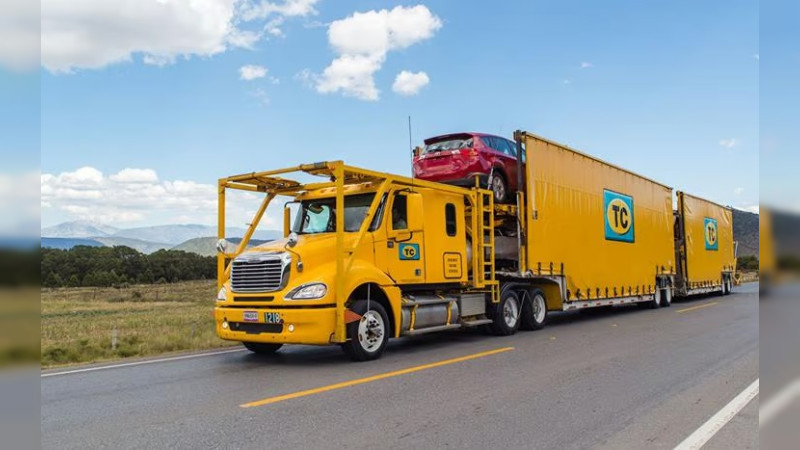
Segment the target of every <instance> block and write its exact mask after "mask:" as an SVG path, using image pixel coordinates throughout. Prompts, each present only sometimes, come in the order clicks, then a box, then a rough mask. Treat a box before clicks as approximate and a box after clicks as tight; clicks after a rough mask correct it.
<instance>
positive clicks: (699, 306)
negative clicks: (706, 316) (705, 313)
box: [675, 302, 719, 313]
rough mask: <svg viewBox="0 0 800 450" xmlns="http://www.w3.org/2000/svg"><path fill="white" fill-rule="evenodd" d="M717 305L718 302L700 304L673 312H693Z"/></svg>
mask: <svg viewBox="0 0 800 450" xmlns="http://www.w3.org/2000/svg"><path fill="white" fill-rule="evenodd" d="M717 303H719V302H711V303H705V304H702V305H697V306H692V307H691V308H684V309H679V310H677V311H675V312H676V313H684V312H689V311H694V310H695V309H700V308H706V307H708V306H714V305H716V304H717Z"/></svg>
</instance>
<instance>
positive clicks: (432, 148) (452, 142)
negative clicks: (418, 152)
mask: <svg viewBox="0 0 800 450" xmlns="http://www.w3.org/2000/svg"><path fill="white" fill-rule="evenodd" d="M473 142H474V141H473V140H472V138H471V137H470V138H465V139H458V138H456V139H447V140H444V141H437V142H432V143H430V144H428V145H426V146H425V148H424V149H422V154H425V153H430V152H440V151H442V150H445V151H447V150H460V149H462V148H472V147H473V146H474V143H473Z"/></svg>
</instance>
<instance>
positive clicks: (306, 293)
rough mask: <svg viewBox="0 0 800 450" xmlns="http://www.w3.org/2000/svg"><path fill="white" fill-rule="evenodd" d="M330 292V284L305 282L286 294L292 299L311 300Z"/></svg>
mask: <svg viewBox="0 0 800 450" xmlns="http://www.w3.org/2000/svg"><path fill="white" fill-rule="evenodd" d="M327 293H328V286H325V284H324V283H311V284H304V285H302V286H299V287H296V288H294V289H292V291H291V292H289V294H288V295H286V298H287V299H290V300H311V299H315V298H322V297H324V296H325V294H327Z"/></svg>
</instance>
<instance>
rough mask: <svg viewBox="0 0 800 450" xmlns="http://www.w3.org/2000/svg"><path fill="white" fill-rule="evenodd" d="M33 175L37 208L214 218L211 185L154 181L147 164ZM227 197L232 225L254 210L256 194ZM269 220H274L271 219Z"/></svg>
mask: <svg viewBox="0 0 800 450" xmlns="http://www.w3.org/2000/svg"><path fill="white" fill-rule="evenodd" d="M36 175H37V178H39V179H40V182H41V203H40V205H36V206H37V208H36V209H37V210H38V209H39V208H38V206H41V210H42V211H43V212H45V213H47V214H50V215H59V216H62V217H66V218H68V219H80V220H90V221H94V222H100V223H106V224H116V225H119V224H130V223H133V222H141V221H149V222H153V221H166V222H168V223H187V222H191V223H206V224H211V223H213V222H214V218H215V217H216V211H217V186H216V185H215V184H204V183H197V182H194V181H188V180H159V178H158V175H157V174H156V172H155V171H154V170H152V169H133V168H127V169H123V170H121V171H119V172H117V173H115V174H111V175H109V176H106V175H104V174H103V173H102V172H100V171H99V170H97V169H95V168H93V167H82V168H80V169H77V170H75V171H72V172H62V173H59V174H49V173H45V174H42V175H41V176H38V174H36ZM34 186H35V184H34ZM0 194H2V177H0ZM36 194H37V195H39V192H36ZM0 196H1V195H0ZM261 198H263V197H261ZM228 199H229V200H231V201H230V202H229V209H228V215H229V220H230V223H231V224H232V226H239V225H240V224H244V223H247V222H248V221H249V220H250V219H252V214H247V212H248V211H251V210H252V209H253V203H254V201H258V199H259V196H258V195H255V194H252V193H238V192H237V193H234V194H232V195H231V196H229V197H228ZM34 203H35V200H34ZM242 203H244V204H242ZM55 213H58V214H55ZM273 213H274V212H273ZM176 221H177V222H176ZM269 223H277V222H275V220H273V219H270V221H269Z"/></svg>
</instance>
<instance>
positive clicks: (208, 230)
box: [114, 224, 283, 245]
mask: <svg viewBox="0 0 800 450" xmlns="http://www.w3.org/2000/svg"><path fill="white" fill-rule="evenodd" d="M245 231H246V230H245V229H244V228H228V229H227V230H226V232H225V233H226V234H227V235H228V236H244V233H245ZM216 234H217V227H214V226H207V225H196V224H190V225H157V226H152V227H139V228H129V229H126V230H120V231H118V232H116V233H114V236H115V237H126V238H132V239H139V240H142V241H149V242H166V243H168V244H172V245H179V244H181V243H183V242H186V241H188V240H191V239H195V238H202V237H208V236H216ZM282 235H283V233H281V232H279V231H274V230H266V231H256V233H255V234H254V236H253V237H254V238H256V239H266V240H270V239H276V238H278V237H281V236H282Z"/></svg>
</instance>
